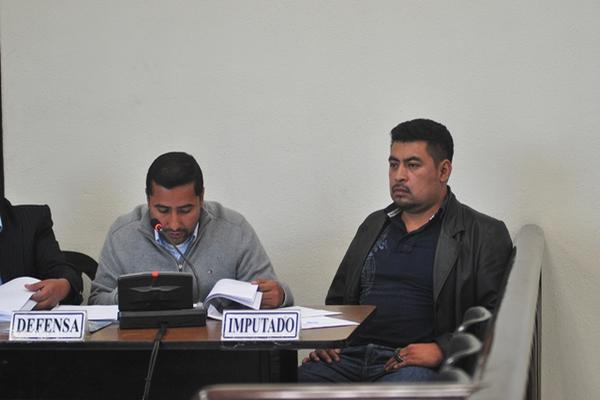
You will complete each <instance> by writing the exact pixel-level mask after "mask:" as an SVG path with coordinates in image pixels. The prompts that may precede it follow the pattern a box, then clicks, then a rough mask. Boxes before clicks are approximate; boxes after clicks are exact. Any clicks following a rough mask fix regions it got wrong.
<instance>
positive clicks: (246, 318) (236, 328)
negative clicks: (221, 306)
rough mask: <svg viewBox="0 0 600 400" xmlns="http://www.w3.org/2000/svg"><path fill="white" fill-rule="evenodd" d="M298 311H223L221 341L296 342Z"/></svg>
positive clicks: (298, 335)
mask: <svg viewBox="0 0 600 400" xmlns="http://www.w3.org/2000/svg"><path fill="white" fill-rule="evenodd" d="M301 321H302V320H301V318H300V311H292V310H286V311H279V310H225V311H224V312H223V321H222V322H221V340H238V341H243V340H251V341H260V340H298V339H299V337H300V328H301V327H300V323H301Z"/></svg>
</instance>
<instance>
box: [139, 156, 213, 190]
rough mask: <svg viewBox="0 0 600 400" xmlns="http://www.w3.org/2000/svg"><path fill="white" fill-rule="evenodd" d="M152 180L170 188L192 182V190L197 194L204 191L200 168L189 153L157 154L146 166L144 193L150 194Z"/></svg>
mask: <svg viewBox="0 0 600 400" xmlns="http://www.w3.org/2000/svg"><path fill="white" fill-rule="evenodd" d="M152 182H155V183H156V184H157V185H160V186H162V187H165V188H167V189H172V188H174V187H176V186H182V185H187V184H188V183H191V182H194V192H195V193H196V195H197V196H200V195H202V193H203V192H204V178H203V177H202V170H201V169H200V166H199V165H198V163H197V162H196V159H195V158H194V157H192V156H191V155H189V154H187V153H183V152H177V151H173V152H170V153H165V154H163V155H160V156H158V158H157V159H156V160H154V161H153V162H152V165H150V168H148V174H147V175H146V195H147V196H150V195H152Z"/></svg>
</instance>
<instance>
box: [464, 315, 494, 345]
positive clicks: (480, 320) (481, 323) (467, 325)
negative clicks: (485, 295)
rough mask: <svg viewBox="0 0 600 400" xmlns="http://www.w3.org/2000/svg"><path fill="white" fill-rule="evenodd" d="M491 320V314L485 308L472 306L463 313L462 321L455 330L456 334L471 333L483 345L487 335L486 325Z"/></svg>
mask: <svg viewBox="0 0 600 400" xmlns="http://www.w3.org/2000/svg"><path fill="white" fill-rule="evenodd" d="M491 320H492V313H491V312H490V311H489V310H488V309H487V308H485V307H482V306H474V307H470V308H468V309H467V311H465V315H464V316H463V321H462V323H461V324H460V325H459V327H458V328H456V332H466V333H471V334H473V335H475V336H477V338H478V339H479V341H480V342H482V343H483V341H484V339H485V335H486V333H487V327H488V323H489V322H490V321H491Z"/></svg>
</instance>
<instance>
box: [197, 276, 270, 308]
mask: <svg viewBox="0 0 600 400" xmlns="http://www.w3.org/2000/svg"><path fill="white" fill-rule="evenodd" d="M219 297H223V298H225V299H228V300H233V301H235V302H237V303H240V304H242V305H244V306H246V307H250V308H252V309H253V310H258V309H260V302H261V300H262V292H259V291H258V285H253V284H251V283H250V282H242V281H236V280H235V279H221V280H219V281H218V282H217V283H216V284H215V286H213V288H212V290H211V291H210V293H209V294H208V296H207V297H206V299H205V300H204V303H210V301H211V300H214V299H217V298H219Z"/></svg>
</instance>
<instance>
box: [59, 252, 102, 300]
mask: <svg viewBox="0 0 600 400" xmlns="http://www.w3.org/2000/svg"><path fill="white" fill-rule="evenodd" d="M63 254H64V255H65V258H66V260H67V262H68V263H69V264H72V265H73V266H74V267H75V269H76V270H77V271H79V272H80V273H81V279H82V280H83V291H82V293H81V295H82V297H83V301H82V303H81V304H83V305H86V304H87V303H88V298H89V297H90V291H91V290H92V281H93V280H94V277H95V276H96V269H97V268H98V263H97V262H96V260H94V259H93V258H92V257H90V256H88V255H87V254H83V253H80V252H77V251H63Z"/></svg>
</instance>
